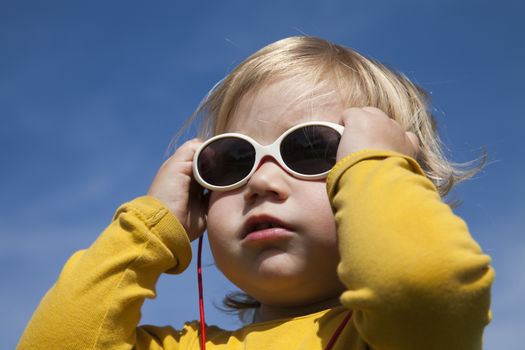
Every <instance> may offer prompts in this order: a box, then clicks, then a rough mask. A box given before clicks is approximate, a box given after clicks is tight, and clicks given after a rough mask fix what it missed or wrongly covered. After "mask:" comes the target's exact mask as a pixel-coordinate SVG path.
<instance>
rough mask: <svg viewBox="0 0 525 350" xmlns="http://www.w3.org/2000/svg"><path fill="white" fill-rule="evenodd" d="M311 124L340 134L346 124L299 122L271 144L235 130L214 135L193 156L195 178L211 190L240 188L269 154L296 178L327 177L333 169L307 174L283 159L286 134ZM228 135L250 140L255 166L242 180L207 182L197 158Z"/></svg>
mask: <svg viewBox="0 0 525 350" xmlns="http://www.w3.org/2000/svg"><path fill="white" fill-rule="evenodd" d="M310 125H321V126H327V127H330V128H332V129H334V130H335V131H337V132H338V133H339V134H340V135H343V130H344V126H342V125H340V124H336V123H332V122H326V121H310V122H306V123H300V124H297V125H295V126H293V127H291V128H290V129H288V130H286V131H285V132H284V133H283V134H281V136H279V137H278V138H277V140H275V141H274V142H273V143H271V144H269V145H266V146H263V145H261V144H260V143H258V142H257V141H255V140H254V139H252V138H251V137H249V136H246V135H243V134H239V133H234V132H231V133H225V134H220V135H217V136H214V137H212V138H210V139H208V140H206V141H205V142H204V143H203V144H202V145H201V146H200V147H199V148H198V149H197V151H196V152H195V154H194V156H193V162H192V168H193V177H194V178H195V180H197V182H198V183H199V184H200V185H201V186H202V187H204V188H207V189H208V190H210V191H218V192H224V191H231V190H234V189H236V188H239V187H241V186H243V185H244V184H246V183H247V182H248V181H249V179H250V178H251V177H252V175H253V173H255V171H256V170H257V169H258V168H259V163H260V162H261V160H262V159H263V158H265V157H267V156H270V157H272V158H273V159H275V160H276V161H277V163H278V164H279V165H280V166H281V167H282V168H283V169H285V170H286V172H288V173H290V174H291V175H292V176H294V177H296V178H299V179H305V180H318V179H322V178H324V177H326V176H327V175H328V173H329V172H330V170H331V169H330V170H328V171H325V172H324V173H321V174H314V175H305V174H301V173H298V172H296V171H294V170H292V169H290V168H289V167H288V166H287V165H286V163H285V162H284V161H283V159H282V157H281V152H280V149H279V148H280V145H281V142H282V140H284V138H285V137H286V136H288V135H289V134H290V133H292V132H293V131H295V130H297V129H300V128H303V127H305V126H310ZM227 137H235V138H240V139H243V140H246V141H248V142H249V143H250V144H251V145H252V146H253V147H254V148H255V161H254V162H253V167H252V169H251V170H250V172H249V173H248V175H246V176H245V177H244V178H243V179H242V180H240V181H238V182H236V183H234V184H231V185H227V186H215V185H212V184H209V183H207V182H206V181H204V179H203V178H202V177H201V175H200V173H199V170H198V169H197V159H198V158H199V155H200V153H201V152H202V150H203V149H204V148H205V147H206V146H208V145H209V144H210V143H212V142H214V141H215V140H218V139H222V138H227Z"/></svg>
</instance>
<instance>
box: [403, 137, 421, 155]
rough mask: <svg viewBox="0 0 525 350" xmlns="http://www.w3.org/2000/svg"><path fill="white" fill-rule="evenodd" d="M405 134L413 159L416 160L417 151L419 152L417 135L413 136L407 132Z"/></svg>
mask: <svg viewBox="0 0 525 350" xmlns="http://www.w3.org/2000/svg"><path fill="white" fill-rule="evenodd" d="M405 134H406V136H407V138H408V140H409V141H410V144H411V146H412V150H413V154H412V156H413V157H414V158H416V157H417V155H418V154H419V150H420V146H419V139H418V137H417V135H416V134H414V133H413V132H411V131H407V132H406V133H405Z"/></svg>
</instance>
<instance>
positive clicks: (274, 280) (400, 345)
mask: <svg viewBox="0 0 525 350" xmlns="http://www.w3.org/2000/svg"><path fill="white" fill-rule="evenodd" d="M196 115H204V121H203V124H202V128H201V129H202V132H201V137H202V138H203V139H208V138H209V137H210V136H213V135H221V134H224V133H236V134H240V135H226V136H227V137H225V136H221V137H219V138H218V139H214V141H213V142H212V143H210V144H203V142H202V141H201V140H198V139H194V140H191V141H188V142H186V143H185V144H183V145H182V146H181V147H180V148H178V149H177V151H176V152H175V153H174V155H173V156H172V157H171V158H169V159H168V160H167V161H166V162H165V163H164V164H163V165H162V167H161V168H160V169H159V171H158V174H157V176H156V177H155V179H154V181H153V183H152V185H151V188H150V190H149V193H148V195H147V196H144V197H141V198H137V199H134V200H133V201H131V202H129V203H126V204H124V205H123V206H121V207H120V208H119V209H118V210H117V212H116V214H115V217H114V220H113V222H112V223H111V225H110V226H109V227H108V228H107V230H106V231H105V232H104V233H103V234H102V235H101V236H100V237H99V238H98V239H97V240H96V241H95V242H94V243H93V245H92V246H91V247H90V248H89V249H87V250H84V251H80V252H77V253H75V254H74V255H73V256H72V257H71V258H70V259H69V261H68V262H67V263H66V265H65V266H64V269H63V271H62V273H61V275H60V277H59V279H58V282H57V283H56V284H55V285H54V286H53V288H52V289H51V290H50V291H49V292H48V293H47V295H46V296H45V298H44V299H43V300H42V302H41V304H40V306H39V307H38V309H37V311H36V312H35V314H34V316H33V318H32V320H31V322H30V323H29V325H28V327H27V329H26V331H25V333H24V335H23V336H22V338H21V340H20V343H19V349H46V350H47V349H131V348H133V349H199V348H200V347H201V345H200V337H201V334H200V333H201V332H200V330H199V325H198V323H197V322H192V323H188V324H186V325H185V326H184V328H183V329H182V330H179V331H176V330H174V329H173V328H171V327H154V326H139V327H137V325H138V323H139V321H140V308H141V305H142V303H143V301H144V298H153V297H154V296H155V283H156V281H157V279H158V278H159V276H160V274H161V273H171V274H178V273H181V272H183V271H184V270H185V269H186V267H187V266H188V264H189V262H190V260H191V248H190V241H192V240H194V239H196V238H198V237H199V236H201V235H202V234H203V232H204V230H207V232H208V237H209V242H210V247H211V250H212V252H213V256H214V259H215V261H216V264H217V267H218V268H219V269H220V270H221V271H222V272H223V273H224V274H225V275H226V277H228V278H229V279H230V280H231V281H232V282H233V283H234V284H236V285H237V286H238V287H239V288H240V289H241V290H242V291H243V292H244V293H246V294H245V295H241V297H238V296H229V297H228V298H227V300H226V304H228V305H230V306H234V307H237V308H239V309H243V308H252V309H253V310H254V314H253V315H254V317H253V322H252V323H251V324H248V325H246V326H244V327H243V328H241V329H238V330H235V331H227V330H222V329H220V328H218V327H211V326H207V328H206V336H207V342H206V347H207V348H208V349H325V348H331V349H376V350H395V349H399V350H409V349H415V350H416V349H417V350H422V349H440V350H445V349H446V350H451V349H458V350H459V349H461V350H467V349H481V346H482V333H483V328H484V327H485V326H486V325H487V324H488V322H489V320H490V311H489V304H490V287H491V284H492V281H493V278H494V271H493V269H492V268H491V266H490V258H489V257H488V256H487V255H485V254H483V253H482V251H481V249H480V248H479V247H478V245H477V244H476V242H474V240H473V239H472V238H471V236H470V234H469V231H468V228H467V226H466V224H465V223H464V222H463V220H461V219H460V218H459V217H457V216H456V215H454V213H453V212H452V211H451V209H450V207H449V206H448V205H447V204H445V203H443V202H442V199H441V198H442V197H443V196H444V195H445V194H446V193H447V192H448V191H449V190H450V188H451V187H452V186H453V185H454V184H455V183H456V182H457V181H460V180H463V179H466V178H467V177H469V176H471V175H472V174H473V173H474V171H470V172H469V171H460V170H458V169H456V168H454V167H453V166H452V165H451V164H450V163H449V162H447V161H446V160H445V158H444V157H443V155H442V153H441V149H440V143H439V139H438V137H437V134H436V128H435V124H434V120H433V119H432V117H431V115H430V114H429V112H428V106H427V102H426V95H425V93H424V92H423V91H422V90H420V89H419V88H418V87H416V86H414V85H413V84H412V83H411V82H410V81H408V79H407V78H405V77H404V76H402V75H400V74H398V73H395V72H393V71H391V70H389V69H387V68H385V67H384V66H382V65H381V64H379V63H377V62H374V61H372V60H370V59H367V58H364V57H363V56H361V55H359V54H357V53H356V52H354V51H352V50H350V49H347V48H344V47H341V46H338V45H335V44H332V43H329V42H327V41H324V40H321V39H318V38H311V37H293V38H288V39H284V40H281V41H278V42H276V43H273V44H271V45H269V46H267V47H265V48H263V49H262V50H260V51H258V52H257V53H255V54H254V55H252V56H251V57H249V58H248V59H247V60H246V61H244V62H242V63H241V64H240V65H239V66H238V67H237V68H236V69H235V70H234V71H233V72H232V73H231V74H229V75H228V76H227V77H226V78H225V79H224V80H223V81H221V82H220V84H219V85H218V86H217V87H216V88H214V89H213V90H212V92H211V93H210V94H209V95H208V96H207V98H206V99H205V101H204V102H203V104H202V105H201V106H200V107H199V109H198V110H197V112H196ZM270 144H273V145H272V147H265V146H266V145H270ZM203 145H205V147H202V146H203ZM261 145H263V146H261ZM196 153H197V155H198V156H196V155H195V154H196ZM194 159H195V160H194ZM336 161H337V164H335V165H334V163H335V162H336ZM328 172H329V174H328ZM327 175H328V176H327ZM201 186H204V187H206V188H207V189H208V190H209V191H210V192H209V196H208V195H206V196H202V193H203V188H202V187H201Z"/></svg>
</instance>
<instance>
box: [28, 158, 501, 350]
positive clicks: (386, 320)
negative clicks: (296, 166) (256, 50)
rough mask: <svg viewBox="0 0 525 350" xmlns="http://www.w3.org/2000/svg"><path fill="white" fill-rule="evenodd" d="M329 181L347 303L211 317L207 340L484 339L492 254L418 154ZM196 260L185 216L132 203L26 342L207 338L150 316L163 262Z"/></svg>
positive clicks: (475, 344)
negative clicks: (224, 322)
mask: <svg viewBox="0 0 525 350" xmlns="http://www.w3.org/2000/svg"><path fill="white" fill-rule="evenodd" d="M327 189H328V196H329V198H330V202H331V204H332V208H333V210H334V214H335V219H336V222H337V229H338V237H339V248H340V253H341V262H340V264H339V266H338V274H339V277H340V278H341V281H342V282H343V283H344V284H345V285H346V287H347V290H346V291H345V292H344V293H343V294H342V295H341V303H342V305H343V307H339V308H334V309H330V310H325V311H321V312H318V313H315V314H312V315H306V316H301V317H294V318H290V319H282V320H275V321H270V322H264V323H256V324H252V325H248V326H245V327H243V328H241V329H239V330H237V331H226V330H222V329H220V328H218V327H212V326H208V328H207V338H208V342H207V349H209V350H213V349H264V350H267V349H308V350H310V349H323V348H324V347H325V346H326V344H327V343H328V341H329V340H330V338H331V336H332V334H333V333H334V331H335V329H336V328H337V327H338V326H339V324H340V323H341V320H342V319H343V318H344V316H345V315H346V314H347V312H348V310H353V316H352V318H351V320H350V322H349V323H348V324H347V325H346V327H345V328H344V330H343V332H342V333H341V335H340V337H339V338H338V340H337V343H336V345H335V347H334V349H350V350H357V349H362V350H364V349H367V347H368V348H370V349H375V350H411V349H414V350H423V349H424V350H429V349H439V350H454V349H458V350H470V349H481V346H482V345H481V344H482V333H483V329H484V327H485V326H486V325H487V324H488V322H489V321H490V310H489V307H490V287H491V284H492V282H493V279H494V271H493V269H492V267H491V266H490V258H489V257H488V256H487V255H485V254H483V252H482V251H481V249H480V247H479V246H478V245H477V244H476V242H475V241H474V240H473V239H472V237H471V236H470V234H469V231H468V228H467V225H466V224H465V222H464V221H463V220H462V219H461V218H459V217H458V216H456V215H455V214H454V213H453V212H452V211H451V209H450V208H449V207H448V206H447V205H446V204H445V203H443V202H442V200H441V198H440V197H439V195H438V193H437V191H436V189H435V186H434V185H433V184H432V182H431V181H430V180H429V179H428V178H426V177H425V176H424V174H423V172H422V170H421V169H420V167H419V166H418V164H417V163H416V161H415V160H413V159H412V158H410V157H407V156H404V155H401V154H398V153H394V152H386V151H374V150H364V151H359V152H356V153H353V154H351V155H349V156H347V157H346V158H345V159H343V160H341V161H340V162H338V163H337V164H336V166H335V167H334V169H333V170H332V171H331V173H330V175H329V177H328V179H327ZM190 260H191V246H190V242H189V240H188V237H187V235H186V233H185V231H184V229H183V227H182V226H181V225H180V223H179V222H178V221H177V219H176V218H175V216H174V215H173V214H172V213H171V212H170V211H169V210H168V209H167V208H166V207H165V206H163V204H162V203H160V202H159V201H157V200H156V199H154V198H152V197H147V196H146V197H140V198H137V199H135V200H133V201H131V202H129V203H126V204H124V205H122V206H121V207H120V208H119V209H118V210H117V212H116V214H115V217H114V220H113V222H112V223H111V225H110V226H109V227H108V228H107V229H106V230H105V231H104V232H103V234H102V235H100V237H99V238H98V239H97V240H96V241H95V242H94V243H93V244H92V246H91V247H89V249H87V250H83V251H79V252H77V253H75V254H74V255H73V256H72V257H71V258H70V259H69V260H68V262H67V263H66V265H65V266H64V268H63V270H62V272H61V274H60V277H59V279H58V281H57V282H56V284H55V285H54V286H53V287H52V288H51V289H50V290H49V292H48V293H47V294H46V295H45V297H44V298H43V300H42V302H41V303H40V305H39V307H38V309H37V310H36V312H35V314H34V315H33V317H32V319H31V321H30V323H29V324H28V326H27V328H26V330H25V332H24V334H23V336H22V338H21V339H20V342H19V344H18V349H20V350H26V349H45V350H51V349H52V350H55V349H75V350H78V349H132V348H135V349H139V350H145V349H151V350H153V349H173V350H175V349H199V348H200V343H199V331H198V330H199V326H198V323H197V322H192V323H188V324H186V325H185V327H184V328H183V329H182V330H174V329H173V328H171V327H154V326H138V327H137V325H138V324H139V321H140V308H141V306H142V303H143V301H144V299H145V298H152V297H154V296H155V284H156V282H157V280H158V278H159V276H160V274H162V273H174V274H176V273H181V272H182V271H184V269H186V267H187V266H188V264H189V262H190Z"/></svg>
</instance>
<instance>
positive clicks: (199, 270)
mask: <svg viewBox="0 0 525 350" xmlns="http://www.w3.org/2000/svg"><path fill="white" fill-rule="evenodd" d="M202 237H203V236H200V237H199V248H198V254H197V282H198V284H199V313H200V326H201V350H206V320H205V319H204V297H203V292H202V266H201V257H202V240H203V239H202ZM351 317H352V311H349V312H348V314H347V315H346V316H345V318H344V319H343V321H342V322H341V324H340V325H339V327H337V329H336V330H335V332H334V334H333V335H332V338H330V341H329V342H328V344H327V345H326V347H325V350H331V349H332V348H333V346H334V345H335V342H336V341H337V338H339V335H341V332H342V331H343V329H344V328H345V326H346V324H347V323H348V321H349V320H350V318H351Z"/></svg>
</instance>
